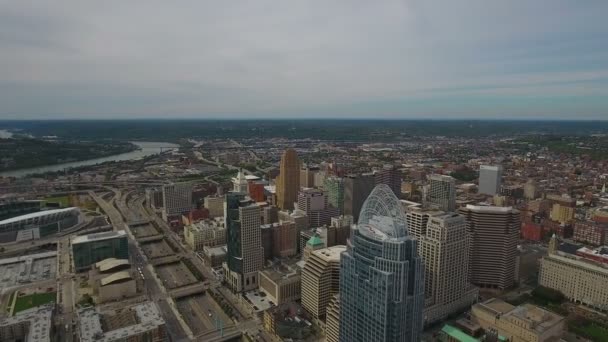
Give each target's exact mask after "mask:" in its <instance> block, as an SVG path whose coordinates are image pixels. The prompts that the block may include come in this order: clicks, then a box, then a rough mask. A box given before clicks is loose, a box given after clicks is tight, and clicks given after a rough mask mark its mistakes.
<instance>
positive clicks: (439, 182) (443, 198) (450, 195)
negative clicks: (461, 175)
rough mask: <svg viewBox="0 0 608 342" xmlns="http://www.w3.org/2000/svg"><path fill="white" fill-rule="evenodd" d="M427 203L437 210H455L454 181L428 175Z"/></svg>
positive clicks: (448, 177)
mask: <svg viewBox="0 0 608 342" xmlns="http://www.w3.org/2000/svg"><path fill="white" fill-rule="evenodd" d="M427 202H428V204H429V205H430V206H433V207H436V208H437V209H439V210H443V211H446V212H452V211H454V210H456V180H455V179H454V178H453V177H451V176H446V175H430V176H429V191H428V199H427Z"/></svg>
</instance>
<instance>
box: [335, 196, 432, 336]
mask: <svg viewBox="0 0 608 342" xmlns="http://www.w3.org/2000/svg"><path fill="white" fill-rule="evenodd" d="M417 242H418V241H417V240H416V239H414V238H412V237H411V236H410V235H409V234H408V231H407V222H406V218H405V215H404V214H403V208H402V206H401V203H400V202H399V199H398V198H397V197H396V196H395V194H394V193H393V191H392V190H391V188H389V187H388V186H387V185H385V184H381V185H378V186H376V187H375V188H374V190H373V191H372V193H371V194H370V195H369V197H368V198H367V199H366V200H365V203H364V204H363V208H362V209H361V214H360V215H359V223H358V224H357V225H356V226H355V227H354V229H353V235H352V237H351V239H350V240H349V245H348V247H347V250H346V251H345V252H344V253H342V260H341V265H340V341H344V342H351V341H377V342H389V341H407V342H410V341H411V342H414V341H420V338H421V336H420V334H421V333H422V326H423V309H424V265H423V262H422V259H421V258H420V257H419V256H418V252H417Z"/></svg>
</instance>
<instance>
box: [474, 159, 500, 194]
mask: <svg viewBox="0 0 608 342" xmlns="http://www.w3.org/2000/svg"><path fill="white" fill-rule="evenodd" d="M501 182H502V166H501V165H496V166H493V165H481V166H480V167H479V193H480V194H484V195H492V196H494V195H496V194H499V193H500V184H501Z"/></svg>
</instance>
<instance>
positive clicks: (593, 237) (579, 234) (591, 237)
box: [572, 221, 608, 246]
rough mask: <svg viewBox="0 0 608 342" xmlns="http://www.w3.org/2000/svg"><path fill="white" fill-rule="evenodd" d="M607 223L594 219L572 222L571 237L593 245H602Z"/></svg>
mask: <svg viewBox="0 0 608 342" xmlns="http://www.w3.org/2000/svg"><path fill="white" fill-rule="evenodd" d="M607 234H608V224H605V223H597V222H594V221H578V222H576V223H575V224H574V235H573V236H572V239H574V240H575V241H579V242H584V243H587V244H590V245H594V246H602V245H604V243H605V242H606V235H607Z"/></svg>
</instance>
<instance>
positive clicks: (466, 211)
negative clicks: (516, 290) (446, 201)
mask: <svg viewBox="0 0 608 342" xmlns="http://www.w3.org/2000/svg"><path fill="white" fill-rule="evenodd" d="M460 213H461V214H462V215H463V216H464V217H465V220H466V222H467V231H468V232H469V234H470V236H471V237H472V239H471V243H472V245H471V254H470V257H469V258H470V262H469V274H470V281H471V282H472V283H473V284H474V285H477V286H479V287H483V288H488V289H496V290H505V289H508V288H510V287H512V286H513V285H514V283H515V281H516V280H517V279H516V278H517V274H518V269H517V268H518V257H517V243H518V241H519V231H520V214H519V211H518V210H516V209H513V208H512V207H494V206H476V205H467V206H466V207H465V208H460Z"/></svg>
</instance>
